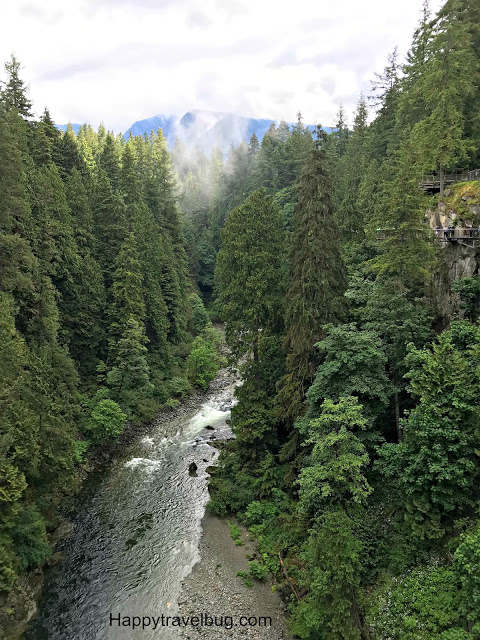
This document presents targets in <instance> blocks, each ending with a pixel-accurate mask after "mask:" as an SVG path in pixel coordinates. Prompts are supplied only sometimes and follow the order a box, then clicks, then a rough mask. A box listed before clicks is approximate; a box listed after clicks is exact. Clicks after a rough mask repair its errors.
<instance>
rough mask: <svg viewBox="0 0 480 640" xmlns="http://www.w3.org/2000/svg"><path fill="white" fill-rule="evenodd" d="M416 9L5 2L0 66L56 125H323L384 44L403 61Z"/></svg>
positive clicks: (236, 2) (380, 59) (378, 58)
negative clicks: (227, 116) (228, 120)
mask: <svg viewBox="0 0 480 640" xmlns="http://www.w3.org/2000/svg"><path fill="white" fill-rule="evenodd" d="M440 2H441V0H433V4H434V6H433V7H432V8H433V9H437V8H438V5H439V4H440ZM435 3H436V6H435ZM422 4H423V0H403V2H402V3H401V4H400V5H398V6H396V9H395V14H394V15H393V14H392V9H391V7H390V6H389V5H388V3H385V2H384V0H366V2H363V3H358V2H357V1H356V0H355V1H354V0H344V2H343V3H337V4H336V5H334V6H332V4H331V3H330V2H327V0H319V1H318V2H316V3H315V4H313V5H312V3H311V2H310V0H297V3H296V5H295V10H294V11H282V10H281V8H279V6H278V3H276V2H274V1H273V0H264V1H262V2H259V1H258V0H184V1H182V2H178V0H69V2H68V3H65V1H64V0H49V2H48V3H45V1H44V0H25V1H24V2H23V3H21V4H16V3H13V2H10V3H7V2H4V3H1V6H0V20H1V22H2V24H4V25H8V29H4V32H3V33H2V39H1V42H0V57H2V58H3V60H6V59H7V58H8V57H9V55H10V53H11V51H14V52H15V53H16V55H17V56H18V58H19V59H20V60H21V62H22V64H23V66H24V70H23V77H24V79H25V81H26V82H27V83H29V84H30V86H31V94H30V97H31V98H32V99H33V101H34V103H35V107H36V109H37V111H39V112H41V110H42V109H43V107H44V105H47V106H48V107H49V108H50V111H51V113H52V116H53V117H54V118H55V119H56V121H57V122H67V121H69V120H72V121H89V122H91V123H92V124H93V125H94V126H97V125H98V124H99V122H100V121H102V120H103V121H104V122H105V124H106V126H107V127H109V128H113V129H114V130H116V131H125V130H126V129H127V128H128V127H129V126H130V125H131V124H132V123H133V122H134V121H136V120H139V119H142V118H144V117H148V116H152V115H155V114H158V113H176V114H178V115H182V114H183V113H185V112H186V111H188V110H190V109H194V108H198V109H208V110H211V111H223V112H226V111H228V112H233V113H239V114H245V115H249V116H253V117H260V118H261V117H266V118H272V119H276V120H281V119H285V120H294V119H295V115H296V113H297V111H298V110H299V109H301V111H302V113H303V114H304V118H305V120H306V121H308V122H315V121H316V120H318V121H321V122H322V123H324V124H325V125H331V124H332V123H333V122H334V121H335V118H336V113H337V110H338V103H339V102H343V104H344V106H345V108H346V110H347V112H350V114H351V113H352V112H353V109H354V107H355V104H356V102H357V100H358V95H359V93H360V91H364V92H365V93H368V91H369V88H370V84H369V79H370V78H373V76H374V72H376V71H377V72H379V71H381V70H382V69H383V66H384V64H385V62H386V59H387V55H388V53H390V52H391V51H392V49H393V48H394V47H395V45H399V49H400V52H401V54H405V53H406V51H407V49H408V46H409V43H410V41H411V36H412V33H413V30H414V29H415V27H416V25H417V23H418V19H419V16H420V10H421V7H422ZM39 25H41V31H40V32H39ZM40 34H41V46H39V42H40V41H39V37H40Z"/></svg>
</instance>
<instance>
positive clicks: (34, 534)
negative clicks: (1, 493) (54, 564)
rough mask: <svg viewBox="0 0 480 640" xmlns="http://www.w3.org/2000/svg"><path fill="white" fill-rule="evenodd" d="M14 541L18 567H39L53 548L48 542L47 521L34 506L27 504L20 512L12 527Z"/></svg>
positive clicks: (23, 568)
mask: <svg viewBox="0 0 480 640" xmlns="http://www.w3.org/2000/svg"><path fill="white" fill-rule="evenodd" d="M12 541H13V544H14V546H15V553H16V554H17V556H18V569H19V570H20V571H23V570H25V569H27V568H29V567H38V566H39V565H41V564H42V563H43V562H44V561H45V559H46V558H48V556H50V555H51V553H52V549H51V547H50V545H49V544H48V542H47V534H46V531H45V521H44V520H43V518H42V516H41V515H40V514H39V513H38V511H36V510H35V509H34V508H32V507H29V506H25V507H24V508H23V509H22V510H21V511H20V512H19V514H18V516H17V518H16V520H15V525H14V527H13V529H12Z"/></svg>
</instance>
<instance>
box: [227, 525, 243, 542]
mask: <svg viewBox="0 0 480 640" xmlns="http://www.w3.org/2000/svg"><path fill="white" fill-rule="evenodd" d="M228 526H229V528H230V535H231V536H232V538H233V540H235V544H236V545H237V546H242V545H243V540H242V530H241V528H240V527H239V526H238V525H237V524H235V523H234V522H229V523H228Z"/></svg>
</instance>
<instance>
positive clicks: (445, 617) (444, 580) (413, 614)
mask: <svg viewBox="0 0 480 640" xmlns="http://www.w3.org/2000/svg"><path fill="white" fill-rule="evenodd" d="M459 586H460V585H459V582H458V578H457V576H456V575H455V573H454V571H452V569H451V568H449V567H435V566H429V567H418V568H416V569H414V570H412V571H409V572H408V573H407V574H406V575H404V576H401V577H398V578H390V579H388V580H387V581H386V583H385V584H384V585H382V586H381V587H379V589H378V590H376V591H375V592H373V593H372V595H371V596H370V601H371V603H372V604H371V606H370V607H369V610H368V614H367V624H368V626H369V628H370V631H371V637H372V640H381V639H383V638H387V637H388V638H392V640H397V639H398V640H435V639H437V638H441V639H442V640H446V639H447V638H452V639H453V638H459V639H460V638H462V639H463V638H465V639H466V638H468V637H470V636H468V635H467V634H466V633H465V631H464V630H463V629H462V626H463V625H462V621H461V618H460V598H461V591H460V589H459ZM452 627H453V628H454V629H455V631H456V635H455V634H454V631H453V629H452ZM447 630H449V632H448V633H445V632H446V631H447ZM444 633H445V635H444Z"/></svg>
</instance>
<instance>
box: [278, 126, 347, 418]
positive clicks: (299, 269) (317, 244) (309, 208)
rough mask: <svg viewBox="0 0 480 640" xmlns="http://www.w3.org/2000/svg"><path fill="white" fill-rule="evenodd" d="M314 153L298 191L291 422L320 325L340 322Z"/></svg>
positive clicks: (283, 401) (320, 165) (341, 284)
mask: <svg viewBox="0 0 480 640" xmlns="http://www.w3.org/2000/svg"><path fill="white" fill-rule="evenodd" d="M317 135H318V136H319V143H318V145H317V148H316V149H315V150H313V151H312V152H311V153H310V156H309V158H308V160H307V162H306V163H305V167H304V170H303V173H302V176H301V178H300V183H299V186H298V203H297V205H296V206H295V210H294V220H293V234H292V242H291V251H290V280H289V286H288V291H287V298H286V299H287V302H288V304H287V310H286V326H287V335H286V338H285V346H284V349H285V353H286V370H287V373H286V375H285V377H284V378H283V380H282V382H281V385H280V390H279V402H280V405H281V407H282V414H283V416H284V417H285V418H287V419H289V420H292V419H294V418H295V417H297V416H299V415H300V414H301V413H302V412H303V401H304V397H305V393H306V390H307V388H308V387H309V386H310V384H311V383H312V381H313V378H314V374H315V368H316V364H318V361H317V359H316V357H315V347H314V345H315V343H316V342H318V340H319V339H321V338H322V337H323V329H322V326H323V325H325V324H327V323H329V322H335V321H338V320H340V319H341V318H342V316H343V313H344V308H345V304H344V300H343V293H344V291H345V289H346V274H345V267H344V264H343V261H342V257H341V254H340V247H339V243H338V231H337V226H336V224H335V221H334V218H333V207H332V201H331V183H330V178H329V176H328V174H327V172H326V169H325V152H324V151H323V149H322V146H321V144H322V143H323V142H324V140H325V134H324V133H323V132H322V131H321V130H320V128H319V129H318V131H317Z"/></svg>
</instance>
